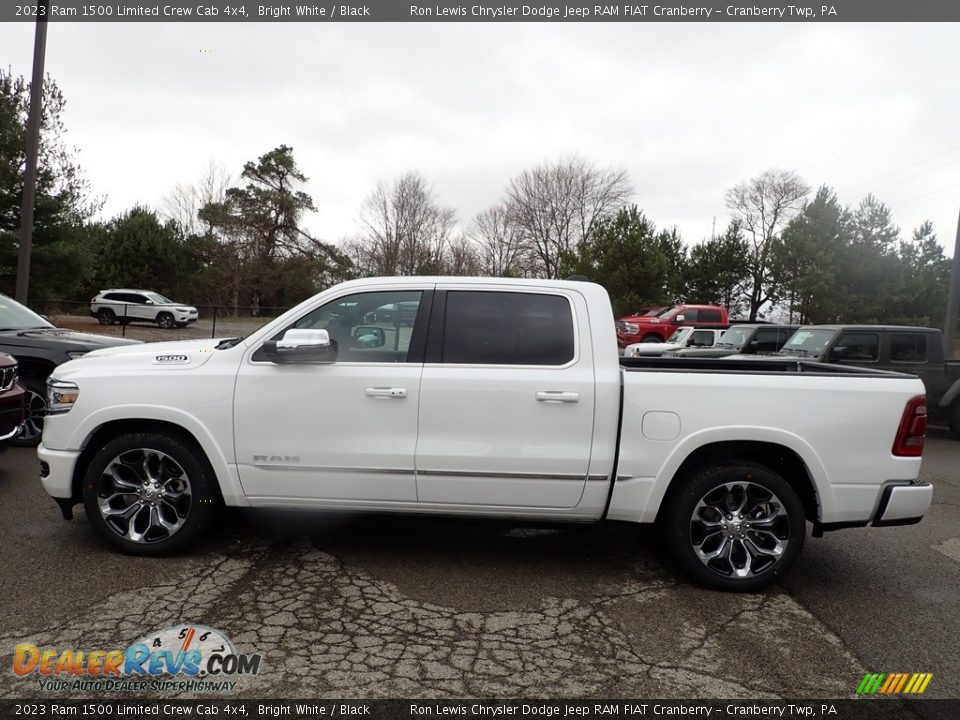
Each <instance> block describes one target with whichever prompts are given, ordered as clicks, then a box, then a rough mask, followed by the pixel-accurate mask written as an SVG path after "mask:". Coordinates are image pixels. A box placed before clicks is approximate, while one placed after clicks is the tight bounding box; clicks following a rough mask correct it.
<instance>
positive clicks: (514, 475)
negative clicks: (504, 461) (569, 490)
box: [417, 470, 607, 482]
mask: <svg viewBox="0 0 960 720" xmlns="http://www.w3.org/2000/svg"><path fill="white" fill-rule="evenodd" d="M417 475H426V476H428V477H429V476H440V475H445V476H457V477H472V478H491V479H495V478H502V479H505V480H575V481H578V482H583V481H584V480H606V479H607V476H606V475H590V476H585V475H573V474H563V475H551V474H547V473H522V472H477V471H473V470H417Z"/></svg>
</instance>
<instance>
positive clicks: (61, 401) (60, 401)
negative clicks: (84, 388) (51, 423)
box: [47, 378, 80, 414]
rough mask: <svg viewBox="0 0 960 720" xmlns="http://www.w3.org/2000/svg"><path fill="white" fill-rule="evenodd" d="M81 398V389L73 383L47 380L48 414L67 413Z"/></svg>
mask: <svg viewBox="0 0 960 720" xmlns="http://www.w3.org/2000/svg"><path fill="white" fill-rule="evenodd" d="M78 397H80V388H78V387H77V386H76V385H75V384H74V383H72V382H66V381H64V380H54V379H53V378H48V379H47V412H48V413H50V414H54V413H65V412H68V411H69V410H70V408H72V407H73V404H74V403H75V402H76V401H77V398H78Z"/></svg>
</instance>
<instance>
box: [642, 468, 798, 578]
mask: <svg viewBox="0 0 960 720" xmlns="http://www.w3.org/2000/svg"><path fill="white" fill-rule="evenodd" d="M679 482H680V483H681V484H680V485H678V486H677V487H676V488H675V489H674V490H673V491H672V492H671V493H670V494H669V496H668V498H667V499H666V501H665V503H664V505H663V507H662V508H661V511H660V517H661V520H660V529H661V531H662V532H663V534H664V535H665V536H666V540H667V543H666V544H667V546H668V547H669V549H670V554H671V555H672V557H673V559H674V560H675V561H676V563H677V565H678V567H679V568H680V570H681V571H682V572H684V573H685V574H687V575H688V576H690V577H691V578H692V579H693V580H694V581H696V582H697V583H698V584H700V585H704V586H706V587H709V588H713V589H716V590H732V591H742V592H749V591H754V590H760V589H762V588H764V587H766V586H768V585H770V584H771V583H773V582H775V581H776V580H778V579H779V578H780V577H782V576H783V574H784V573H785V572H787V570H789V568H790V566H791V565H793V563H794V561H795V560H796V559H797V557H798V556H799V555H800V551H801V550H802V549H803V541H804V538H805V536H806V533H807V527H806V521H805V519H804V512H803V504H802V503H801V501H800V498H799V497H798V496H797V493H796V491H795V490H794V489H793V488H792V487H791V486H790V484H789V483H788V482H787V481H786V480H784V479H783V478H782V477H781V476H780V475H778V474H777V473H775V472H774V471H772V470H770V469H769V468H766V467H764V466H762V465H758V464H756V463H752V462H738V461H731V462H727V463H718V464H713V465H709V466H705V467H700V468H697V469H696V470H694V471H693V472H692V473H691V474H690V475H689V476H688V477H686V478H680V479H679ZM714 503H716V505H719V506H720V507H724V508H726V515H722V514H721V513H720V511H719V510H718V509H717V506H715V505H714ZM735 504H737V505H740V507H739V508H734V507H732V505H735ZM737 509H739V510H740V514H739V515H738V514H737ZM748 521H750V522H748ZM714 523H715V524H714ZM761 523H762V525H763V529H759V526H760V525H761ZM701 554H702V555H705V556H707V557H709V556H711V555H714V554H716V555H717V557H714V558H713V559H710V560H707V559H701Z"/></svg>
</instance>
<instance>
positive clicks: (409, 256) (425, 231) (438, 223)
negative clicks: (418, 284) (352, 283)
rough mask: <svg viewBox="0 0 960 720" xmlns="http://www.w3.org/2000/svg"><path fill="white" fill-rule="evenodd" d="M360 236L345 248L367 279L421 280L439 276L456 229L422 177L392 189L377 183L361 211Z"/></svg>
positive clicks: (451, 216)
mask: <svg viewBox="0 0 960 720" xmlns="http://www.w3.org/2000/svg"><path fill="white" fill-rule="evenodd" d="M360 224H361V226H362V228H363V230H362V231H361V233H360V235H359V236H358V237H356V238H353V239H352V240H350V241H348V242H347V244H346V246H345V249H346V251H347V253H348V254H349V255H350V256H351V258H352V259H353V261H354V263H355V264H356V265H357V267H358V268H360V270H361V271H362V272H364V273H366V274H372V275H418V274H424V273H432V272H438V271H439V268H440V264H441V259H442V256H443V251H444V247H445V246H446V244H447V242H448V241H449V240H450V235H451V232H452V231H453V228H454V226H455V224H456V221H455V216H454V212H453V210H451V209H450V208H445V207H442V206H441V205H440V204H439V203H438V202H437V198H436V195H435V194H434V192H433V189H432V188H431V187H430V185H429V184H428V183H427V181H426V180H425V179H424V178H423V177H422V176H421V175H419V174H418V173H415V172H409V173H406V174H405V175H403V176H401V177H400V178H399V179H397V180H396V181H395V182H394V183H393V184H391V185H387V184H385V183H383V182H381V183H378V184H377V187H376V189H375V190H374V191H373V193H371V194H370V196H369V197H368V198H367V199H366V201H365V202H364V204H363V207H362V209H361V211H360Z"/></svg>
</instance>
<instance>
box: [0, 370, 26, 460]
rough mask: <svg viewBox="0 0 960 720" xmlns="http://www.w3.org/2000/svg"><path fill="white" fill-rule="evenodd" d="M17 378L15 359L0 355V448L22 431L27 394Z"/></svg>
mask: <svg viewBox="0 0 960 720" xmlns="http://www.w3.org/2000/svg"><path fill="white" fill-rule="evenodd" d="M18 376H19V372H18V367H17V361H16V359H15V358H13V357H11V356H10V355H7V354H6V353H0V447H3V446H5V445H6V444H7V443H8V442H10V441H11V440H16V438H17V436H18V435H19V434H20V431H21V430H22V429H23V419H24V417H25V413H26V401H25V398H26V395H27V393H26V390H25V389H24V387H23V385H21V384H20V381H19V377H18Z"/></svg>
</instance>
